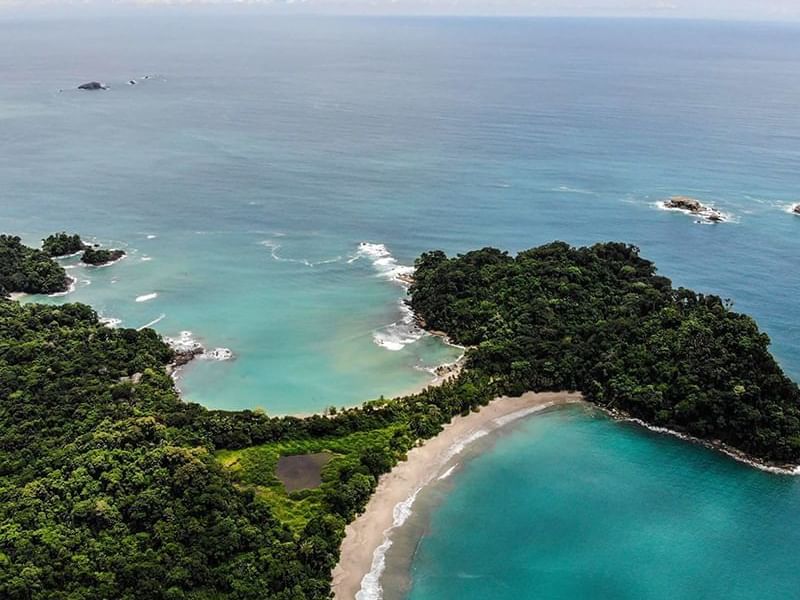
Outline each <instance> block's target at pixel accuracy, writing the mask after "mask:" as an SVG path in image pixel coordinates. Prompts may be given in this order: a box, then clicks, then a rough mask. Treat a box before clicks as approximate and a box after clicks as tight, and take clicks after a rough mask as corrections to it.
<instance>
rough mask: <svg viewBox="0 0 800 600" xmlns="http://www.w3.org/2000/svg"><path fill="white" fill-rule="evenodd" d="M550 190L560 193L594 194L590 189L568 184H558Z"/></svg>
mask: <svg viewBox="0 0 800 600" xmlns="http://www.w3.org/2000/svg"><path fill="white" fill-rule="evenodd" d="M551 191H553V192H558V193H560V194H583V195H587V196H591V195H594V192H592V191H591V190H584V189H581V188H576V187H570V186H568V185H560V186H558V187H557V188H553V189H552V190H551Z"/></svg>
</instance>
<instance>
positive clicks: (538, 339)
mask: <svg viewBox="0 0 800 600" xmlns="http://www.w3.org/2000/svg"><path fill="white" fill-rule="evenodd" d="M12 245H13V244H12ZM0 264H2V265H3V267H4V271H3V276H4V277H6V276H9V277H12V278H13V277H14V275H15V274H14V272H11V273H9V274H8V275H6V271H8V265H7V264H6V263H5V262H2V263H0ZM16 264H21V263H16ZM5 291H6V292H7V291H10V290H9V288H8V287H6V288H5ZM410 293H411V300H410V301H411V305H412V307H413V308H414V310H415V311H416V312H417V314H418V315H419V317H420V319H422V320H423V321H424V323H425V325H426V326H427V327H429V328H431V329H436V330H440V331H444V332H446V333H447V334H448V335H450V336H451V337H452V339H453V340H455V341H457V342H460V343H463V344H465V345H468V346H470V350H469V351H468V354H467V368H466V369H465V370H464V371H463V372H462V373H461V374H460V375H459V376H458V378H456V379H454V380H451V381H448V382H446V383H444V384H443V385H441V386H439V387H430V388H428V389H426V390H424V391H423V392H421V393H419V394H415V395H411V396H406V397H402V398H396V399H393V400H384V399H380V400H376V401H373V402H368V403H366V404H364V405H363V406H361V407H358V408H351V409H346V410H334V409H332V410H330V411H329V413H328V414H326V415H315V416H312V417H307V418H297V417H283V418H273V417H269V416H268V415H265V414H264V413H263V412H260V411H241V412H224V411H210V410H207V409H205V408H203V407H201V406H199V405H196V404H191V403H186V402H183V401H182V400H181V398H180V397H179V395H178V393H177V391H176V389H175V386H174V382H173V380H172V379H171V378H170V377H169V375H168V373H167V371H168V369H167V368H166V367H167V366H168V365H169V364H170V363H171V362H172V361H173V360H174V357H175V355H174V352H173V351H172V350H171V349H170V348H169V347H168V346H167V345H166V344H165V343H164V342H163V340H162V339H161V337H160V336H159V335H158V334H157V333H156V332H154V331H153V330H150V329H144V330H142V331H136V330H133V329H111V328H108V327H105V326H103V325H102V324H101V323H100V322H99V321H98V318H97V314H96V313H95V312H94V311H93V310H92V309H91V308H90V307H88V306H85V305H80V304H66V305H62V306H49V305H48V306H45V305H37V304H25V305H21V304H19V303H17V302H14V301H11V300H9V299H7V298H3V299H0V597H2V598H9V599H13V600H22V599H24V600H34V599H35V600H39V599H48V600H49V599H56V600H84V599H86V600H88V599H103V598H118V599H123V600H133V599H139V598H148V599H151V598H152V599H161V598H163V599H192V600H211V599H220V598H231V599H251V598H252V599H256V598H259V599H260V598H265V597H268V598H275V599H278V600H289V599H292V600H295V599H302V598H309V599H312V598H313V599H322V598H328V597H329V595H330V581H331V579H330V577H331V569H332V567H333V566H334V565H335V563H336V561H337V559H338V555H339V546H340V543H341V540H342V537H343V535H344V526H345V524H346V523H347V522H349V521H351V520H352V519H353V518H354V517H355V516H356V515H357V514H358V513H359V512H360V511H362V510H363V507H364V506H365V504H366V502H367V500H368V499H369V497H370V495H371V494H372V492H373V491H374V489H375V487H376V484H377V479H378V477H379V476H380V475H381V474H383V473H386V472H387V471H389V470H390V469H391V468H392V467H393V466H394V465H395V464H396V463H397V462H398V461H400V460H403V458H404V457H405V455H406V453H407V452H408V450H410V449H411V448H412V447H413V446H415V445H416V444H418V443H420V441H422V440H425V439H428V438H431V437H433V436H435V435H436V434H437V433H438V432H439V431H441V427H442V425H443V424H445V423H447V422H449V421H450V420H451V419H452V417H453V416H455V415H458V414H468V413H469V412H470V411H472V410H475V409H478V408H479V407H480V406H481V405H485V404H487V403H488V402H489V400H491V399H492V398H494V397H495V396H498V395H500V394H501V393H509V394H515V393H518V392H520V391H524V390H529V389H530V390H561V389H570V390H579V391H582V392H583V393H584V395H585V397H586V398H587V399H589V400H591V401H592V402H595V403H597V404H600V405H603V406H607V407H612V408H619V409H623V410H625V411H628V412H629V413H631V414H633V415H635V416H639V417H641V418H643V419H645V420H647V421H648V422H651V423H655V424H659V425H665V426H670V427H674V428H677V429H680V430H683V431H687V432H690V433H692V434H693V435H698V436H701V437H704V438H707V439H708V438H715V439H720V440H723V441H725V442H726V443H729V444H731V445H732V446H735V447H737V448H739V449H741V450H743V451H746V452H748V453H750V454H752V455H753V456H755V457H759V458H761V459H764V460H771V461H778V462H796V461H797V460H798V458H800V435H799V428H800V422H799V421H798V406H799V404H800V402H799V396H798V388H797V386H796V385H795V384H794V383H792V382H791V381H790V380H789V379H788V378H787V377H785V375H784V374H783V373H782V372H781V370H780V368H779V367H778V365H777V364H776V362H775V361H774V359H773V358H772V357H771V356H770V354H769V352H768V350H767V347H768V342H769V341H768V339H767V337H766V336H765V335H764V334H762V333H760V332H759V331H758V328H757V326H756V324H755V323H754V322H753V321H752V319H750V318H748V317H746V316H743V315H739V314H736V313H734V312H733V311H732V310H731V308H730V306H729V305H728V304H727V303H725V302H724V301H722V300H720V299H719V298H716V297H713V296H702V295H698V294H695V293H694V292H691V291H688V290H683V289H677V290H676V289H673V288H672V286H671V284H670V282H669V280H667V279H665V278H663V277H660V276H658V275H656V274H655V268H654V266H653V265H652V263H650V262H648V261H646V260H644V259H642V258H641V257H640V256H639V253H638V250H637V249H636V248H634V247H632V246H627V245H623V244H613V243H612V244H600V245H596V246H593V247H591V248H577V249H576V248H571V247H570V246H568V245H567V244H563V243H554V244H550V245H547V246H543V247H541V248H536V249H533V250H529V251H527V252H522V253H520V254H519V255H517V256H516V257H512V256H509V255H508V254H506V253H503V252H501V251H499V250H494V249H484V250H480V251H477V252H471V253H468V254H465V255H463V256H458V257H455V258H447V257H446V256H445V255H444V254H443V253H441V252H431V253H426V254H424V255H423V256H422V257H421V258H420V259H419V260H418V261H417V271H416V275H415V280H414V283H413V285H412V286H411V289H410ZM2 295H3V296H5V293H4V294H2ZM260 400H261V399H254V403H255V402H258V401H260ZM306 453H326V454H328V455H329V456H330V460H329V461H328V462H327V463H325V465H324V466H323V467H322V472H321V480H322V483H321V485H320V486H318V487H315V488H313V489H304V490H299V491H294V492H291V493H289V492H287V491H286V489H285V488H284V486H283V484H282V483H281V481H280V479H279V478H278V477H277V474H276V466H277V463H278V461H279V459H280V457H281V456H286V455H296V454H306Z"/></svg>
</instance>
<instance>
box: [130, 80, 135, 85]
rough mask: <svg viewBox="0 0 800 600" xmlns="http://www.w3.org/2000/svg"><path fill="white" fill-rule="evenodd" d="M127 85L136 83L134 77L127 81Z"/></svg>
mask: <svg viewBox="0 0 800 600" xmlns="http://www.w3.org/2000/svg"><path fill="white" fill-rule="evenodd" d="M128 85H136V80H135V79H131V80H130V81H129V82H128Z"/></svg>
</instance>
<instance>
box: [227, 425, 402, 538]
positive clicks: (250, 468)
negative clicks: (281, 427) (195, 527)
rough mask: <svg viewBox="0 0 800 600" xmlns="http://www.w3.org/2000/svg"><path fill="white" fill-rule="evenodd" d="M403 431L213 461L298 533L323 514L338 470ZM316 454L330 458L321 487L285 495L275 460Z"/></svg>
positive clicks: (237, 453) (263, 448)
mask: <svg viewBox="0 0 800 600" xmlns="http://www.w3.org/2000/svg"><path fill="white" fill-rule="evenodd" d="M405 431H406V427H405V426H404V425H402V424H398V425H392V426H391V427H387V428H385V429H377V430H372V431H364V432H358V433H352V434H350V435H346V436H342V437H330V438H320V439H306V440H290V441H284V442H275V443H270V444H263V445H260V446H252V447H250V448H244V449H241V450H221V451H219V452H217V453H216V459H217V460H218V461H219V463H220V464H221V465H222V466H223V467H225V469H226V470H227V471H228V472H229V473H230V474H231V476H232V477H233V478H234V480H235V481H236V483H237V484H238V485H239V486H241V487H243V488H247V489H252V490H253V491H254V492H255V493H256V495H257V496H258V497H259V498H261V499H262V500H264V501H265V502H267V503H268V504H269V505H270V506H271V507H272V510H273V512H274V514H275V516H276V517H278V518H279V519H280V520H281V521H283V522H284V523H286V524H287V525H289V526H290V527H291V528H292V529H293V530H294V531H298V532H299V531H300V530H302V528H303V527H304V526H305V524H306V523H307V522H308V520H309V519H311V518H312V517H314V516H315V515H318V514H321V513H322V512H324V511H323V506H322V501H323V495H324V493H323V488H324V487H325V485H326V484H328V485H332V484H334V483H335V482H336V481H338V477H339V472H340V470H342V469H346V468H348V466H349V465H351V464H353V462H356V461H358V460H359V457H360V456H361V455H362V453H365V452H369V450H370V449H371V448H376V447H380V448H385V447H388V446H389V445H390V441H391V440H392V438H393V437H394V436H395V435H396V434H397V433H398V432H399V433H403V432H405ZM317 452H327V453H329V454H331V455H332V459H331V461H330V462H329V463H328V464H326V465H325V466H324V467H323V468H322V485H321V486H320V487H318V488H315V489H307V490H298V491H295V492H291V493H288V492H287V491H286V489H285V488H284V486H283V484H282V483H281V481H280V479H278V477H277V475H276V467H277V464H278V459H279V458H280V457H281V456H294V455H298V454H312V453H317Z"/></svg>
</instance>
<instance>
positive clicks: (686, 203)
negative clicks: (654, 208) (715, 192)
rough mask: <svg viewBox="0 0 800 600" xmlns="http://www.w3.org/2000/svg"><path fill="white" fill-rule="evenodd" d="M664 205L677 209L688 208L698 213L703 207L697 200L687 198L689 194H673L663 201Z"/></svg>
mask: <svg viewBox="0 0 800 600" xmlns="http://www.w3.org/2000/svg"><path fill="white" fill-rule="evenodd" d="M664 206H665V207H666V208H674V209H677V210H688V211H689V212H692V213H699V212H700V211H701V210H703V208H704V206H703V205H702V203H701V202H700V201H699V200H695V199H694V198H689V196H673V197H672V198H670V199H669V200H666V201H665V202H664Z"/></svg>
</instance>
